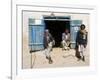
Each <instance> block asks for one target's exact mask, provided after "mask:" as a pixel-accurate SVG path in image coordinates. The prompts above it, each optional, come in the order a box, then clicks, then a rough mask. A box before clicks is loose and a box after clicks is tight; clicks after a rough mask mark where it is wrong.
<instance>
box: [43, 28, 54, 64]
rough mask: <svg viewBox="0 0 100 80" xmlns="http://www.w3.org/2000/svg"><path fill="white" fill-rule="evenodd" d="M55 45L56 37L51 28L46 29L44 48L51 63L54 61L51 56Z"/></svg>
mask: <svg viewBox="0 0 100 80" xmlns="http://www.w3.org/2000/svg"><path fill="white" fill-rule="evenodd" d="M53 45H54V39H53V37H52V35H51V34H50V33H49V30H48V29H46V30H45V33H44V48H45V55H46V59H48V60H49V64H52V63H53V60H52V59H51V56H50V52H51V51H52V47H53Z"/></svg>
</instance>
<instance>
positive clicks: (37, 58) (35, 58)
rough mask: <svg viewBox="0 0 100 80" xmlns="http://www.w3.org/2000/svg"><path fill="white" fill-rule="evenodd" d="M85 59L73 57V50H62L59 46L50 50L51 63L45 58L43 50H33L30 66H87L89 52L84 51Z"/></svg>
mask: <svg viewBox="0 0 100 80" xmlns="http://www.w3.org/2000/svg"><path fill="white" fill-rule="evenodd" d="M85 56H86V58H85V59H86V61H85V62H83V61H82V60H80V61H78V60H77V58H76V57H75V50H74V49H70V50H69V51H62V49H61V48H54V49H53V51H52V52H51V57H52V60H53V64H49V63H48V60H47V59H46V58H45V55H44V51H38V52H34V53H33V54H32V57H31V66H32V68H50V67H77V66H89V53H88V52H87V50H86V51H85Z"/></svg>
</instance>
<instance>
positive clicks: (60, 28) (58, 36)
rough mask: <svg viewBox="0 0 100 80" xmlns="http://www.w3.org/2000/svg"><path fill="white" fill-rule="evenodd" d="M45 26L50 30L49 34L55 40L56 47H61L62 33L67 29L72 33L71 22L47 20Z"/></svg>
mask: <svg viewBox="0 0 100 80" xmlns="http://www.w3.org/2000/svg"><path fill="white" fill-rule="evenodd" d="M45 25H46V27H45V29H49V32H50V33H51V35H52V36H53V38H54V39H55V47H60V45H61V41H62V33H63V32H64V31H65V29H68V30H69V31H70V21H60V20H45Z"/></svg>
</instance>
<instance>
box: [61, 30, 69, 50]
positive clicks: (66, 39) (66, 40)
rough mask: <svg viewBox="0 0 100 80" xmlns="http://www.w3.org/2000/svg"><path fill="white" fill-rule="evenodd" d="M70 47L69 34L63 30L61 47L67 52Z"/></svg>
mask: <svg viewBox="0 0 100 80" xmlns="http://www.w3.org/2000/svg"><path fill="white" fill-rule="evenodd" d="M69 45H70V33H69V31H68V29H66V30H65V32H64V33H63V34H62V46H63V50H69V49H70V48H69Z"/></svg>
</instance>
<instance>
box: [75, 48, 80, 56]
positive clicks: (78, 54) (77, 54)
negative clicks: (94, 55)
mask: <svg viewBox="0 0 100 80" xmlns="http://www.w3.org/2000/svg"><path fill="white" fill-rule="evenodd" d="M75 51H76V52H75V56H76V57H77V58H81V56H80V52H79V51H78V48H77V49H75Z"/></svg>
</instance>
